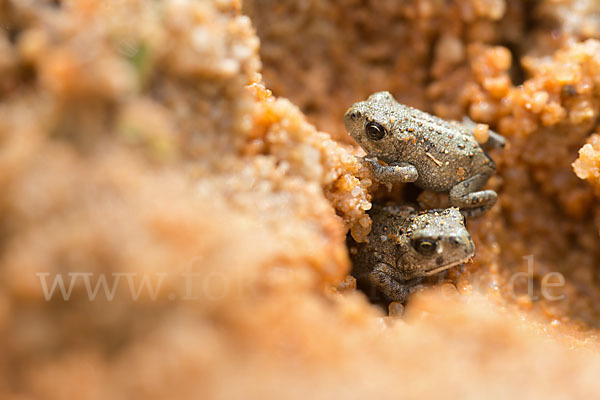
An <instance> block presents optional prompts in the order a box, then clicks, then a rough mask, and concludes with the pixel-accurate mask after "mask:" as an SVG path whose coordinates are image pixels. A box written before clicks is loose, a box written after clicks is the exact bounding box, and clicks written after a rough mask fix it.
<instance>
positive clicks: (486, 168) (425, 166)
mask: <svg viewBox="0 0 600 400" xmlns="http://www.w3.org/2000/svg"><path fill="white" fill-rule="evenodd" d="M344 123H345V125H346V129H347V130H348V132H349V133H350V135H351V136H352V137H353V138H354V139H355V140H356V141H357V142H358V143H359V144H360V146H361V147H362V148H363V149H364V150H365V152H366V153H367V156H366V157H364V158H363V160H364V162H366V163H367V165H368V166H369V167H370V169H371V171H372V173H373V175H374V177H375V179H377V180H378V181H380V182H383V183H394V182H414V183H415V184H416V185H418V186H419V187H421V188H423V189H427V190H431V191H435V192H448V193H449V197H450V204H451V205H453V206H455V207H459V208H460V209H461V212H462V213H463V214H464V215H466V216H469V217H476V216H479V215H481V214H482V213H484V212H485V211H487V210H488V209H490V208H491V207H492V206H493V205H494V204H495V203H496V200H497V197H498V196H497V194H496V192H494V191H493V190H480V189H481V188H482V187H483V186H484V185H485V184H486V182H487V181H488V179H489V178H490V177H491V176H492V175H493V174H494V173H495V171H496V164H495V163H494V161H493V160H492V159H491V158H490V157H489V156H488V155H487V153H486V152H485V151H484V150H483V149H482V147H481V146H480V145H479V143H477V141H476V140H475V138H474V136H473V135H472V134H471V133H470V132H469V131H468V130H466V129H465V128H464V127H461V126H460V125H458V124H453V123H450V122H448V121H445V120H443V119H441V118H438V117H436V116H433V115H430V114H427V113H425V112H423V111H419V110H417V109H414V108H412V107H408V106H405V105H403V104H400V103H398V102H397V101H396V100H395V99H394V98H393V97H392V95H391V94H390V93H388V92H378V93H375V94H373V95H371V96H370V97H369V98H368V99H367V100H366V101H361V102H358V103H355V104H354V105H353V106H352V107H350V109H349V110H348V111H347V112H346V115H345V116H344ZM489 144H490V145H491V146H502V145H503V144H504V140H503V138H502V137H501V136H500V135H498V134H493V133H492V135H490V143H489ZM379 161H383V162H385V163H386V164H387V165H382V164H380V163H379Z"/></svg>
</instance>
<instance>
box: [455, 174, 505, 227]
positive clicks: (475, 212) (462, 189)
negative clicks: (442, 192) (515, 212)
mask: <svg viewBox="0 0 600 400" xmlns="http://www.w3.org/2000/svg"><path fill="white" fill-rule="evenodd" d="M493 173H494V171H493V170H492V169H490V170H489V171H485V172H481V173H479V174H477V175H475V176H472V177H471V178H469V179H467V180H464V181H462V182H460V183H457V184H456V185H455V186H454V187H452V189H450V204H452V205H453V206H455V207H458V208H460V212H461V213H462V214H463V215H464V216H466V217H478V216H480V215H481V214H483V213H484V212H486V211H487V210H489V209H490V208H492V206H493V205H494V204H496V200H498V195H497V194H496V192H494V191H493V190H479V189H481V188H482V187H483V186H484V185H485V184H486V182H487V181H488V179H489V178H490V177H491V176H492V175H493Z"/></svg>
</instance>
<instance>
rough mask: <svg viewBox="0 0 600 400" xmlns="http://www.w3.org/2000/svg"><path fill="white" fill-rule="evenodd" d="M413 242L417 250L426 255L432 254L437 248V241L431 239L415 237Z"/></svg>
mask: <svg viewBox="0 0 600 400" xmlns="http://www.w3.org/2000/svg"><path fill="white" fill-rule="evenodd" d="M411 244H412V247H414V249H415V250H416V251H417V252H419V253H420V254H422V255H424V256H430V255H432V254H433V253H434V252H435V249H436V248H437V243H436V242H435V241H434V240H431V239H415V240H413V241H412V243H411Z"/></svg>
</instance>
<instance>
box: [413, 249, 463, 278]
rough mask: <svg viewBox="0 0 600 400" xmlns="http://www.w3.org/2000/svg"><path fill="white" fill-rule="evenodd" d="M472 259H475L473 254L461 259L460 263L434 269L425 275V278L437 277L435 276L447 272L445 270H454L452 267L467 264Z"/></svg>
mask: <svg viewBox="0 0 600 400" xmlns="http://www.w3.org/2000/svg"><path fill="white" fill-rule="evenodd" d="M471 258H473V254H471V255H470V256H467V257H465V258H463V259H461V260H458V261H456V262H453V263H451V264H448V265H444V266H442V267H439V268H436V269H432V270H430V271H427V272H426V273H425V276H431V275H435V274H437V273H438V272H442V271H445V270H447V269H449V268H452V267H454V266H456V265H458V264H462V263H465V262H467V261H469V260H470V259H471Z"/></svg>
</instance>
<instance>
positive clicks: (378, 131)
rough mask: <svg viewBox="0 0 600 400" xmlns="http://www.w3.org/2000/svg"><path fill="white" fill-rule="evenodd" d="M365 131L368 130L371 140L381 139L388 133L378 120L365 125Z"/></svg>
mask: <svg viewBox="0 0 600 400" xmlns="http://www.w3.org/2000/svg"><path fill="white" fill-rule="evenodd" d="M365 131H366V132H367V136H368V137H369V139H371V140H381V139H383V138H384V137H385V135H386V134H387V131H386V130H385V128H384V127H383V126H381V125H379V124H378V123H377V122H373V121H371V122H368V123H367V125H366V126H365Z"/></svg>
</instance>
